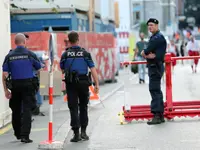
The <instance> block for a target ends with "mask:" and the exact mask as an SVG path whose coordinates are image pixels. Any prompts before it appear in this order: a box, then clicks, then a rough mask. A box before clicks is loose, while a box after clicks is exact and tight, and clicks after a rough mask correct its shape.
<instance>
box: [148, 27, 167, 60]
mask: <svg viewBox="0 0 200 150" xmlns="http://www.w3.org/2000/svg"><path fill="white" fill-rule="evenodd" d="M166 48H167V42H166V40H165V37H164V36H163V35H162V34H161V33H160V31H158V32H156V33H155V34H153V35H152V36H151V38H150V40H149V43H148V46H147V49H145V50H144V53H145V55H148V54H149V53H154V54H155V55H156V57H155V58H154V59H147V62H148V63H157V62H164V58H165V53H166Z"/></svg>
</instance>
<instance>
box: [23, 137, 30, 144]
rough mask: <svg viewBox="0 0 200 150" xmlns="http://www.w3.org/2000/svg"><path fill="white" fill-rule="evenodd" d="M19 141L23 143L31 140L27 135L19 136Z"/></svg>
mask: <svg viewBox="0 0 200 150" xmlns="http://www.w3.org/2000/svg"><path fill="white" fill-rule="evenodd" d="M21 142H23V143H32V142H33V140H31V139H29V137H21Z"/></svg>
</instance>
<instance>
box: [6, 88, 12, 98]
mask: <svg viewBox="0 0 200 150" xmlns="http://www.w3.org/2000/svg"><path fill="white" fill-rule="evenodd" d="M11 96H12V95H11V92H10V91H9V90H5V97H6V98H7V99H10V98H11Z"/></svg>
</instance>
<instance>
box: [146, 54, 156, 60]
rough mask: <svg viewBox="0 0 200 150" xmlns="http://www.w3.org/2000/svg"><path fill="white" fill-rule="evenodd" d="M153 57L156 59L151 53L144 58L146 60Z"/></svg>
mask: <svg viewBox="0 0 200 150" xmlns="http://www.w3.org/2000/svg"><path fill="white" fill-rule="evenodd" d="M155 57H156V55H155V54H153V53H150V54H149V55H146V58H148V59H154V58H155Z"/></svg>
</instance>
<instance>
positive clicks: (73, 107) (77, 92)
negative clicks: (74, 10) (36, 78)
mask: <svg viewBox="0 0 200 150" xmlns="http://www.w3.org/2000/svg"><path fill="white" fill-rule="evenodd" d="M68 39H69V43H70V46H71V47H70V48H69V49H68V50H67V51H65V52H64V53H63V54H62V57H61V61H60V68H61V69H62V70H63V72H64V73H65V83H66V89H67V91H66V92H67V97H68V107H69V110H70V115H71V124H70V125H71V127H72V130H73V131H74V137H73V138H72V139H71V140H70V141H71V142H78V141H80V140H89V137H88V135H87V134H86V128H87V126H88V106H87V105H88V102H89V86H90V85H91V80H90V77H89V76H88V67H89V68H90V70H91V74H92V77H93V79H94V82H95V92H96V93H98V91H99V82H98V76H97V72H96V69H95V65H94V62H93V60H92V58H91V55H90V53H89V52H87V51H86V50H85V49H83V48H81V47H80V46H78V42H79V35H78V33H76V32H71V33H69V34H68ZM79 112H80V113H79ZM80 127H81V134H80V132H79V128H80Z"/></svg>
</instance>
